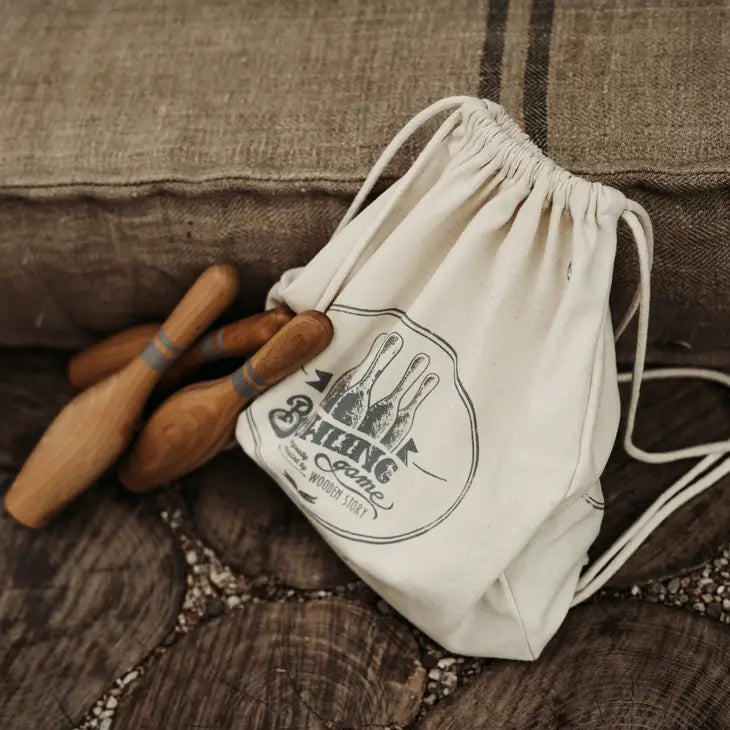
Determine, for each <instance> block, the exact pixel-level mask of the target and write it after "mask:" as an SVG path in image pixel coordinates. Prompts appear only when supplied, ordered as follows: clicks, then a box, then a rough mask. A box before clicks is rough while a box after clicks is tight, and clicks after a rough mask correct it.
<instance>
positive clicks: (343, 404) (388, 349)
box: [330, 332, 403, 428]
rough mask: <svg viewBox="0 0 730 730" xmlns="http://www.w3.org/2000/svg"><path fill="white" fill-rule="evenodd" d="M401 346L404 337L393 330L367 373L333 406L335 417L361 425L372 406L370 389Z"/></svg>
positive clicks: (344, 421) (345, 422)
mask: <svg viewBox="0 0 730 730" xmlns="http://www.w3.org/2000/svg"><path fill="white" fill-rule="evenodd" d="M401 347H403V338H402V337H401V336H400V335H399V334H398V333H397V332H391V333H390V334H389V335H388V336H387V337H386V339H385V342H383V345H382V347H381V348H380V350H379V351H378V353H377V355H376V356H375V358H374V359H373V361H372V362H371V363H370V366H369V367H368V369H367V370H366V371H365V374H364V375H363V376H362V377H361V378H360V380H358V381H357V382H356V383H355V384H354V385H351V386H350V387H349V388H348V389H347V390H346V391H345V392H344V393H343V394H342V395H341V396H340V398H339V400H338V401H337V402H336V403H335V404H334V405H333V406H332V410H331V411H330V413H332V416H333V418H336V419H337V420H338V421H339V422H340V423H343V424H345V426H351V427H352V428H357V427H358V426H359V425H360V423H361V421H362V419H363V418H365V414H366V413H367V410H368V408H369V407H370V391H371V390H372V388H373V385H375V381H376V380H377V379H378V378H379V377H380V375H381V373H382V372H383V370H385V368H386V367H388V365H389V364H390V363H391V362H392V360H393V358H394V357H395V356H396V355H397V354H398V353H399V352H400V349H401Z"/></svg>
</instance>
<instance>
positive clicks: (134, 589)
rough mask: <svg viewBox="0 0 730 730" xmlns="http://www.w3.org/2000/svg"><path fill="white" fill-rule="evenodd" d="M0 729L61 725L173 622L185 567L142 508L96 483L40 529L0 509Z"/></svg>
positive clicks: (70, 721) (72, 718) (79, 712)
mask: <svg viewBox="0 0 730 730" xmlns="http://www.w3.org/2000/svg"><path fill="white" fill-rule="evenodd" d="M0 543H1V544H2V548H1V549H0V575H2V576H3V581H2V584H0V676H2V678H3V681H2V685H1V686H0V705H1V706H2V717H3V722H2V727H3V728H5V729H8V730H9V729H10V728H18V730H27V728H31V727H34V728H45V727H48V728H51V727H52V728H70V727H72V726H73V723H75V722H77V721H78V720H79V719H80V718H81V717H83V715H84V713H85V712H86V711H87V710H88V709H89V706H90V705H91V704H93V702H94V700H95V699H96V698H97V697H98V696H99V695H100V694H101V693H102V692H103V691H104V690H105V689H106V687H107V686H108V685H109V684H110V683H111V682H112V680H114V679H115V678H116V677H117V676H119V675H120V674H122V673H123V672H125V671H127V670H128V669H131V668H132V667H133V666H135V665H136V664H137V663H138V662H139V661H140V660H141V659H143V658H144V657H145V656H146V655H147V654H149V652H150V651H152V649H154V648H155V647H156V646H157V645H158V644H159V643H160V642H161V641H162V639H163V638H164V637H165V636H166V635H167V634H168V633H169V632H170V630H171V629H172V628H173V627H174V625H175V618H176V615H177V613H178V611H179V609H180V605H181V601H182V595H183V590H184V586H185V567H184V564H183V560H182V555H181V554H180V552H179V550H178V549H177V547H176V545H175V543H174V540H173V539H172V536H171V534H170V532H169V530H168V529H167V528H166V526H165V525H164V524H163V523H162V522H161V520H160V519H159V516H158V515H157V514H156V513H155V510H154V509H153V508H152V505H151V504H150V503H149V502H144V501H143V500H139V499H133V498H131V497H129V496H126V495H123V494H122V493H121V490H120V489H119V488H118V487H116V486H108V485H106V486H102V485H97V486H96V487H94V489H93V490H91V491H90V492H88V493H87V494H85V495H84V496H83V497H82V498H81V499H80V500H79V501H78V502H77V503H75V504H74V505H73V506H72V507H71V508H69V509H68V510H67V511H66V512H64V513H63V514H62V515H61V516H60V517H58V518H57V519H56V520H54V521H53V522H52V523H51V524H50V525H48V526H46V527H44V528H43V529H41V530H36V531H31V530H28V529H26V528H24V527H22V526H20V525H18V524H17V523H16V522H15V521H14V520H12V518H11V517H10V516H9V515H8V514H5V513H4V514H2V516H0Z"/></svg>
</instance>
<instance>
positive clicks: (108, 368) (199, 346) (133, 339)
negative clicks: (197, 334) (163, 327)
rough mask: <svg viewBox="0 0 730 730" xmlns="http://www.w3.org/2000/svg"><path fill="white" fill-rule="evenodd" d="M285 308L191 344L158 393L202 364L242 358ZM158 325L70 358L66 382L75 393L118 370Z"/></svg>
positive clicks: (282, 317)
mask: <svg viewBox="0 0 730 730" xmlns="http://www.w3.org/2000/svg"><path fill="white" fill-rule="evenodd" d="M293 316H294V312H292V311H291V310H290V309H288V308H287V307H277V308H276V309H271V310H269V311H267V312H262V313H260V314H254V315H253V316H251V317H246V318H245V319H241V320H239V321H238V322H233V323H231V324H228V325H225V326H224V327H220V328H218V329H217V330H215V331H213V332H211V333H210V334H208V335H206V336H205V337H203V338H202V339H201V340H199V341H198V342H196V343H195V345H194V346H193V347H191V348H190V349H189V350H188V351H187V352H186V353H184V354H183V355H182V357H180V359H179V360H177V362H175V363H174V364H173V366H172V367H171V368H170V369H169V370H168V371H167V372H166V373H165V374H164V375H163V376H162V379H161V380H160V383H159V388H160V389H161V390H166V389H169V388H171V387H173V386H174V385H175V384H177V383H179V382H180V381H181V380H184V379H185V378H186V377H188V376H189V375H191V374H192V373H193V372H195V370H197V369H198V368H199V367H201V366H202V365H204V364H205V363H206V362H212V361H214V360H221V359H223V358H227V357H244V356H247V355H250V354H251V353H253V352H256V350H258V349H259V347H261V345H263V344H264V343H265V342H266V341H267V340H268V339H269V338H270V337H271V336H272V335H273V334H274V333H275V332H277V331H278V330H279V329H281V328H282V327H283V326H284V325H285V324H286V323H287V322H288V321H289V320H290V319H291V318H292V317H293ZM159 326H160V325H159V324H151V325H150V324H142V325H139V326H138V327H132V328H130V329H127V330H124V331H123V332H120V333H119V334H117V335H113V336H112V337H108V338H107V339H105V340H102V341H101V342H97V343H96V344H95V345H92V346H91V347H89V348H87V349H86V350H83V351H82V352H80V353H78V355H74V356H73V357H72V358H71V360H70V361H69V364H68V379H69V382H70V383H71V385H73V387H74V388H76V389H77V390H84V389H85V388H88V387H90V386H91V385H93V384H94V383H98V382H99V381H100V380H103V379H104V378H106V377H108V376H109V375H111V374H112V373H115V372H117V371H119V370H121V369H122V368H123V367H124V366H125V365H127V364H128V363H129V362H130V361H131V360H133V359H134V358H135V357H137V355H139V353H140V352H141V351H142V350H143V349H144V346H145V345H146V344H147V342H149V339H150V338H151V337H152V336H153V335H154V334H155V332H156V331H157V330H158V329H159Z"/></svg>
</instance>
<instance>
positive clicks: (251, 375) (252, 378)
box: [243, 360, 266, 389]
mask: <svg viewBox="0 0 730 730" xmlns="http://www.w3.org/2000/svg"><path fill="white" fill-rule="evenodd" d="M243 367H245V368H246V375H248V379H249V380H250V381H251V382H252V383H253V384H254V385H255V386H257V387H258V388H259V389H261V388H265V387H266V383H264V381H263V380H261V379H260V378H259V376H258V375H256V372H255V371H254V369H253V365H252V364H251V361H250V360H247V361H246V364H245V365H244V366H243Z"/></svg>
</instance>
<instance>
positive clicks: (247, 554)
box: [184, 449, 356, 590]
mask: <svg viewBox="0 0 730 730" xmlns="http://www.w3.org/2000/svg"><path fill="white" fill-rule="evenodd" d="M184 483H185V484H186V486H187V487H188V491H189V492H190V494H191V499H192V500H194V506H193V513H194V519H195V525H196V527H197V529H198V532H199V533H200V536H201V537H202V538H203V540H205V541H206V542H208V543H209V544H210V545H211V547H213V548H214V549H215V550H216V551H217V552H218V553H219V554H220V555H221V557H222V558H223V559H224V560H225V561H226V562H228V563H230V564H231V565H233V566H234V567H236V568H238V569H239V570H241V571H242V572H243V573H245V574H246V575H247V576H257V575H262V574H263V575H267V576H270V577H272V579H273V581H274V582H275V583H278V584H280V585H287V586H292V587H294V588H303V589H312V590H315V589H320V588H329V587H332V586H336V585H342V584H344V583H347V582H349V581H353V580H356V577H355V576H354V574H353V573H352V572H351V571H350V570H349V568H347V566H346V565H345V564H344V563H343V562H342V561H341V560H340V559H339V558H338V557H337V556H336V555H335V554H334V552H333V551H332V550H331V549H330V547H329V546H328V545H327V543H326V542H325V541H324V540H323V539H322V538H321V537H320V536H319V535H318V534H317V532H316V531H315V530H314V528H313V527H312V526H311V525H310V524H309V522H307V520H306V518H305V517H304V516H303V515H302V514H301V512H300V511H299V510H298V509H297V508H296V507H295V506H294V504H292V502H291V501H290V500H289V499H288V498H287V497H286V495H284V494H283V493H282V491H281V488H280V487H279V486H278V485H277V484H275V483H274V482H273V481H272V480H271V479H270V478H269V477H268V476H267V475H266V474H265V472H264V471H262V470H261V469H260V468H259V467H258V466H257V465H256V464H254V462H253V461H251V460H250V459H249V458H248V457H247V456H246V455H245V454H244V453H243V452H242V451H240V450H239V449H236V450H234V451H227V452H225V453H223V454H221V455H220V456H218V457H217V458H216V459H215V460H214V461H212V462H211V463H210V464H208V465H207V466H205V467H203V469H201V470H199V471H198V472H196V473H195V474H190V475H189V476H188V477H186V479H185V480H184Z"/></svg>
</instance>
